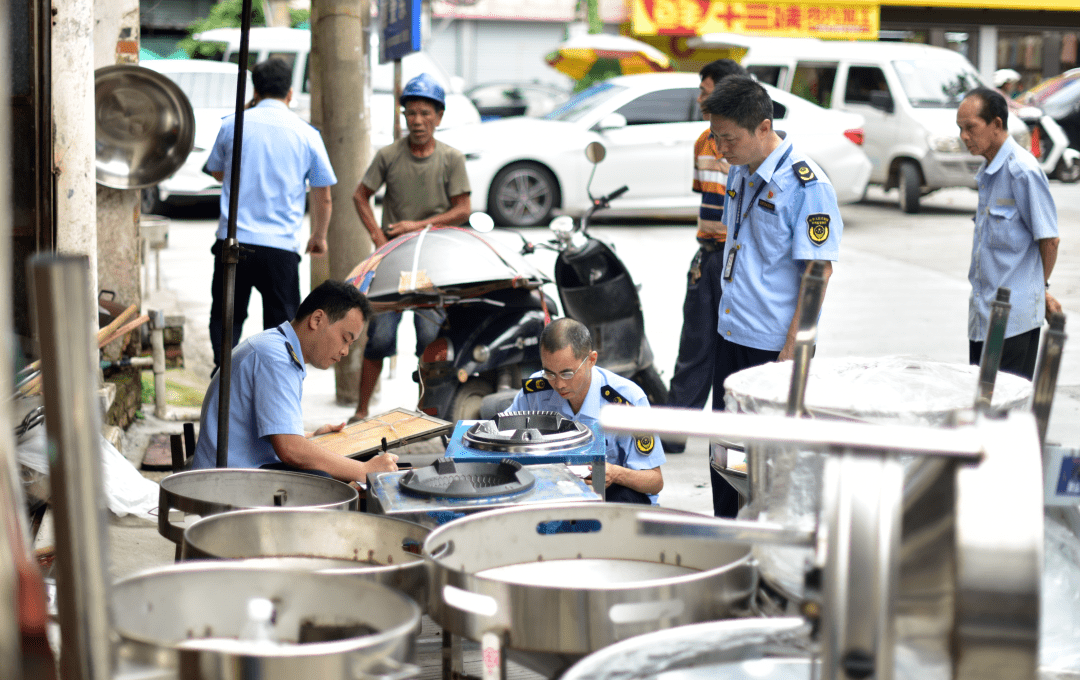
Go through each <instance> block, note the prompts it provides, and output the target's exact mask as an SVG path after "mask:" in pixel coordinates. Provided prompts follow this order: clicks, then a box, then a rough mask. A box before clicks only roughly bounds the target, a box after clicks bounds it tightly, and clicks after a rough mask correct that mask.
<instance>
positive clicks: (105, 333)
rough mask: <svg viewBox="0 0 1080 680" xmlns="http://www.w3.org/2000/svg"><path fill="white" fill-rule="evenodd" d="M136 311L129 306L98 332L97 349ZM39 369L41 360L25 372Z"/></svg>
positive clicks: (105, 343)
mask: <svg viewBox="0 0 1080 680" xmlns="http://www.w3.org/2000/svg"><path fill="white" fill-rule="evenodd" d="M136 311H138V307H137V306H136V305H131V306H130V307H128V308H127V309H125V310H124V311H123V312H120V316H118V317H116V318H115V319H113V320H112V322H111V323H109V325H108V326H105V327H104V328H102V329H101V330H99V331H98V332H97V343H98V347H101V346H102V345H107V344H108V343H107V342H102V340H104V339H105V338H107V337H109V335H111V334H112V332H113V331H115V330H116V329H117V328H119V327H120V324H122V323H124V322H125V321H127V320H128V319H130V318H131V317H132V316H134V314H135V312H136ZM39 368H41V359H38V360H37V361H35V362H33V363H32V364H30V365H29V366H27V367H26V370H27V371H36V370H38V369H39ZM28 385H29V383H28ZM24 389H25V386H24ZM24 394H25V392H24Z"/></svg>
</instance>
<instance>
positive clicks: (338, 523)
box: [182, 508, 431, 608]
mask: <svg viewBox="0 0 1080 680" xmlns="http://www.w3.org/2000/svg"><path fill="white" fill-rule="evenodd" d="M430 532H431V530H430V529H428V528H427V527H422V526H420V525H419V524H414V523H412V522H407V521H405V520H402V519H396V518H393V517H386V516H383V515H369V514H366V513H359V512H334V511H329V510H312V509H306V508H305V509H281V508H275V509H257V510H238V511H234V512H227V513H223V514H220V515H214V516H212V517H206V518H204V519H201V520H199V521H198V522H196V523H194V524H192V525H191V526H189V527H188V528H187V529H186V530H185V531H184V544H183V548H182V556H183V559H185V560H198V559H229V560H244V561H245V563H246V564H248V565H250V566H253V567H285V568H293V569H305V570H317V571H326V572H332V573H335V574H352V575H357V576H360V577H361V578H364V579H366V580H370V581H374V582H376V583H381V584H383V585H386V586H390V587H392V588H397V589H398V590H400V591H402V592H403V593H405V594H406V595H408V596H409V597H411V598H413V599H414V600H416V601H417V603H419V604H420V606H421V607H422V608H423V607H426V605H427V585H428V579H427V565H426V564H425V563H424V560H423V559H422V558H421V556H420V549H421V547H422V546H423V543H424V539H426V538H427V536H428V534H429V533H430Z"/></svg>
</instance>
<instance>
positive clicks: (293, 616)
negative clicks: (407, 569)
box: [112, 563, 420, 680]
mask: <svg viewBox="0 0 1080 680" xmlns="http://www.w3.org/2000/svg"><path fill="white" fill-rule="evenodd" d="M252 598H266V599H269V600H270V601H272V602H273V603H274V609H275V625H274V629H275V634H276V637H277V639H278V640H279V641H280V642H282V643H285V644H272V643H271V644H266V643H258V642H240V641H238V640H237V639H236V638H237V637H238V636H239V634H240V631H241V630H242V627H243V625H244V623H245V618H246V611H247V603H248V601H249V600H250V599H252ZM112 611H113V616H114V620H115V631H116V634H117V636H118V639H119V642H118V645H117V648H116V653H117V660H118V672H117V674H116V677H118V678H120V677H130V678H134V677H144V678H145V677H154V678H155V679H157V678H176V679H178V680H286V679H288V680H294V679H295V678H319V679H320V680H332V679H334V678H343V679H345V678H348V679H349V680H354V679H355V678H362V677H369V676H373V675H374V676H378V675H385V676H388V677H409V676H408V675H407V672H411V671H415V670H418V669H415V668H414V667H412V666H411V665H410V662H411V661H413V660H414V659H415V654H416V650H415V637H416V634H417V633H419V630H420V608H419V607H418V606H417V605H416V603H415V602H413V601H412V600H410V599H409V598H408V597H406V596H405V595H403V594H401V593H399V592H397V591H394V590H392V589H390V588H387V587H386V586H382V585H379V584H377V583H371V582H368V581H365V580H363V579H361V578H359V577H352V576H345V575H339V574H322V573H317V572H303V571H285V570H267V569H251V568H246V567H243V566H240V565H236V564H226V563H217V564H198V565H193V564H184V565H173V566H168V567H164V568H160V569H155V570H152V571H147V572H143V573H141V574H137V575H135V576H132V577H129V578H126V579H123V580H121V581H118V582H117V583H116V584H114V585H113V588H112ZM304 626H306V628H307V630H311V629H312V628H313V627H314V628H317V629H319V630H321V631H323V632H326V631H327V630H328V628H329V627H344V628H345V629H346V632H341V631H339V632H337V633H336V634H331V635H328V636H326V637H329V638H330V639H329V640H328V641H318V642H306V643H304V644H296V642H297V641H298V640H299V639H300V631H301V630H302V627H304ZM309 639H310V637H309ZM321 639H325V638H321ZM151 671H155V672H153V674H152V675H151Z"/></svg>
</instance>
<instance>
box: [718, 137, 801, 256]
mask: <svg viewBox="0 0 1080 680" xmlns="http://www.w3.org/2000/svg"><path fill="white" fill-rule="evenodd" d="M791 149H792V147H790V146H789V147H788V148H787V150H786V151H784V155H782V156H780V160H779V161H777V162H776V167H775V168H773V171H772V174H774V175H775V174H776V171H777V170H779V169H780V166H781V165H783V164H784V161H786V160H787V159H788V156H790V155H791ZM766 184H768V182H765V181H762V182H761V184H759V185H758V188H757V191H755V192H754V195H753V196H751V197H750V204H749V205H747V207H746V212H745V213H743V209H742V197H743V196H744V195H745V192H746V178H745V177H743V178H742V184H740V185H739V196H738V199H739V201H740V202H739V205H738V206H737V207H738V210H736V212H735V233H734V234H733V235H732V237H731V239H732V240H736V239H738V238H739V229H741V228H742V221H743V218H744V217H749V216H750V210H751V209H752V208H753V207H754V202H755V201H757V198H758V196H760V195H761V192H762V190H763V189H765V185H766Z"/></svg>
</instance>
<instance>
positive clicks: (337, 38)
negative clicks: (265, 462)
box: [311, 0, 371, 403]
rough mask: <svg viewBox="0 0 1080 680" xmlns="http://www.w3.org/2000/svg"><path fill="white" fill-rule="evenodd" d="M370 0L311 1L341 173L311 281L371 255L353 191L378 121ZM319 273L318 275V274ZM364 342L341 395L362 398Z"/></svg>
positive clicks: (348, 363)
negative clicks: (324, 249)
mask: <svg viewBox="0 0 1080 680" xmlns="http://www.w3.org/2000/svg"><path fill="white" fill-rule="evenodd" d="M370 17H371V2H370V0H313V2H312V3H311V58H312V64H311V76H312V96H311V123H312V125H314V126H315V127H316V128H318V129H319V130H320V131H321V132H322V138H323V142H324V143H325V144H326V151H327V153H328V154H329V155H330V163H331V164H332V165H333V166H334V173H335V174H336V175H337V180H338V182H337V184H336V185H334V187H333V188H332V189H331V196H332V197H333V202H334V208H333V212H332V213H331V218H330V230H329V234H328V235H327V243H328V246H329V250H330V252H329V256H328V259H329V262H328V263H326V261H325V260H324V263H326V264H328V267H327V268H326V269H323V270H322V271H319V269H320V268H319V267H317V266H316V265H318V264H319V262H318V261H317V260H316V261H313V262H312V272H311V278H312V281H311V286H312V288H314V287H315V286H317V285H318V284H320V283H322V282H323V281H324V280H325V279H326V278H328V277H329V278H333V279H338V280H340V279H344V278H345V277H346V276H348V275H349V272H351V271H352V270H353V268H354V267H356V265H357V264H359V263H360V261H361V260H363V259H364V258H365V257H367V256H368V255H369V254H370V253H371V239H370V237H369V236H368V233H367V230H365V229H364V227H363V225H362V224H361V222H360V216H359V215H357V213H356V208H355V207H353V200H352V196H353V192H354V191H356V187H357V185H358V184H360V179H361V177H363V173H364V171H365V170H367V166H368V163H369V162H370V159H371V119H370V116H369V115H368V101H367V96H366V92H367V91H368V88H367V81H368V64H369V63H370V58H369V54H368V52H369V49H370V48H369V41H368V39H367V35H368V33H367V29H368V24H369V23H370V21H371V19H370ZM317 272H318V273H317ZM360 349H361V343H358V345H357V347H356V349H355V350H354V351H352V352H350V353H349V356H348V357H346V359H345V360H344V361H341V362H339V363H338V364H336V365H335V366H334V373H335V380H336V385H337V400H338V402H340V403H352V402H355V401H356V400H357V399H358V397H359V394H358V388H359V385H360V355H361V351H360Z"/></svg>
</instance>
